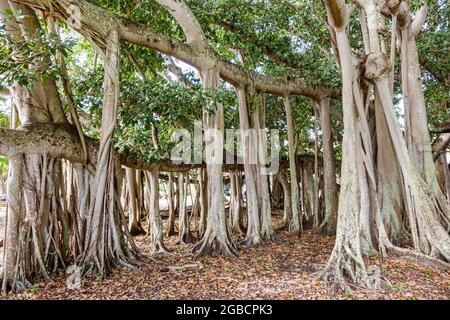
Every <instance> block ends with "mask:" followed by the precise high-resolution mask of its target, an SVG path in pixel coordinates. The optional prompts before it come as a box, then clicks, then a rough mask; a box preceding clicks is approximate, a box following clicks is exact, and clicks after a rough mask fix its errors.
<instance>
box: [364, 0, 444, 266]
mask: <svg viewBox="0 0 450 320" xmlns="http://www.w3.org/2000/svg"><path fill="white" fill-rule="evenodd" d="M403 5H405V4H404V3H403ZM365 10H366V14H367V22H368V30H369V35H370V41H371V52H372V53H371V55H369V57H368V58H367V61H366V74H365V75H366V77H367V78H368V79H370V80H371V81H373V82H374V83H375V87H376V92H377V94H378V95H379V97H380V102H381V105H382V107H383V111H384V114H385V118H386V123H387V127H388V129H389V133H390V136H391V140H392V142H393V145H394V150H395V152H396V156H397V159H398V161H399V164H400V170H401V173H402V176H403V182H404V188H405V190H406V195H405V199H406V208H407V212H408V217H409V222H410V230H411V235H412V240H413V244H414V248H415V250H416V251H418V252H421V253H423V254H426V255H435V254H437V253H439V254H440V255H442V257H443V258H444V259H445V260H447V261H449V259H450V236H449V235H448V233H447V232H446V230H445V228H444V227H443V226H442V224H441V222H440V220H439V217H447V218H448V217H449V214H450V207H449V204H448V202H447V201H446V200H445V199H444V197H443V195H442V192H441V191H440V190H439V187H438V186H437V181H436V178H435V177H436V176H435V169H434V170H433V171H431V172H429V171H428V170H432V169H431V168H430V167H429V166H427V164H426V163H427V162H428V158H431V144H428V145H427V144H426V140H427V139H426V137H422V138H421V139H422V141H421V142H420V143H419V147H420V148H421V150H422V151H423V152H425V151H426V150H427V149H428V148H429V150H430V152H429V156H427V155H426V154H424V155H425V156H426V158H425V159H424V160H425V163H423V167H420V166H419V167H417V159H414V154H413V157H411V155H410V153H409V150H408V148H407V141H405V138H404V137H403V135H402V132H401V129H400V124H399V123H398V120H397V119H396V115H395V112H394V106H393V103H392V99H391V94H390V88H389V82H388V77H387V76H386V73H387V72H386V71H387V70H388V66H387V65H386V61H385V60H384V58H383V57H382V55H381V53H380V51H381V50H380V44H379V43H380V42H379V36H378V31H377V19H376V18H377V11H376V6H375V3H374V1H373V0H367V3H366V7H365ZM399 25H400V26H401V25H402V22H401V21H400V24H399ZM410 63H411V62H410ZM403 67H404V66H403ZM412 72H414V71H412ZM416 76H417V75H416ZM419 79H420V75H419ZM419 81H420V80H419ZM415 89H416V90H420V89H421V88H417V87H415ZM409 93H410V92H409ZM418 94H420V93H418ZM418 109H420V108H419V107H418ZM416 112H418V113H420V111H419V110H416ZM425 119H426V118H425ZM416 120H418V124H417V127H418V128H417V129H418V130H419V127H420V126H423V121H424V119H423V117H421V116H418V117H417V118H416ZM425 121H426V120H425ZM406 137H408V134H407V135H406ZM423 139H425V140H423ZM431 161H432V159H431ZM433 166H434V164H433ZM422 168H427V169H425V170H426V172H427V173H428V172H429V173H430V174H431V175H432V180H424V179H423V177H422V176H421V173H422ZM433 176H434V178H433Z"/></svg>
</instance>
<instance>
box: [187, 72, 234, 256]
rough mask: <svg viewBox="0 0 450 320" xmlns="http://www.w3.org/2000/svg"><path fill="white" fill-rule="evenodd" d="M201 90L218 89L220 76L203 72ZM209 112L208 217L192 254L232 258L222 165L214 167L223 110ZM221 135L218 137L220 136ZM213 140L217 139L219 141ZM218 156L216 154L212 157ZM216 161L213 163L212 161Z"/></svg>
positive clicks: (219, 148)
mask: <svg viewBox="0 0 450 320" xmlns="http://www.w3.org/2000/svg"><path fill="white" fill-rule="evenodd" d="M202 75H203V86H204V88H205V89H208V88H217V87H218V85H219V73H218V72H217V70H215V69H213V68H211V69H208V68H207V69H205V70H202ZM209 108H210V109H212V110H213V113H211V111H209V110H207V109H206V108H205V110H204V112H203V118H204V120H203V123H204V127H205V129H206V130H208V129H215V130H217V131H216V132H217V133H218V134H217V135H213V136H212V137H211V136H208V137H207V139H210V140H206V141H205V144H206V148H205V149H206V150H205V153H206V159H207V169H206V170H207V188H208V200H207V203H208V217H207V226H206V230H205V234H204V236H203V239H202V240H201V241H200V242H199V243H198V244H197V245H196V246H195V248H194V251H196V252H197V256H202V255H205V254H223V255H230V256H235V255H237V250H236V247H235V245H234V243H233V242H232V239H231V237H230V231H229V229H228V225H227V221H226V216H225V205H224V193H223V171H222V165H221V164H216V162H215V161H217V160H218V159H220V161H222V159H223V155H222V152H223V133H224V119H223V106H222V104H221V103H220V102H211V103H210V106H209ZM220 135H221V136H220ZM216 139H219V140H218V141H217V140H216ZM217 152H218V153H219V154H215V153H217ZM214 159H215V161H213V160H214Z"/></svg>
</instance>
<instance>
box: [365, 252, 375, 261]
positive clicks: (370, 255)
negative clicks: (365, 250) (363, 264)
mask: <svg viewBox="0 0 450 320" xmlns="http://www.w3.org/2000/svg"><path fill="white" fill-rule="evenodd" d="M367 257H368V258H369V260H377V259H378V254H376V253H375V252H369V254H368V255H367Z"/></svg>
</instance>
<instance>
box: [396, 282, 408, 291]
mask: <svg viewBox="0 0 450 320" xmlns="http://www.w3.org/2000/svg"><path fill="white" fill-rule="evenodd" d="M392 289H394V290H395V291H404V290H406V289H407V286H406V283H403V282H397V283H395V284H393V285H392Z"/></svg>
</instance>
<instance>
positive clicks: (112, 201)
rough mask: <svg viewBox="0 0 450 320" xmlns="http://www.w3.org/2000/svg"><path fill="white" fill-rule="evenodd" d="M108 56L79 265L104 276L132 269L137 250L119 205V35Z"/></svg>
mask: <svg viewBox="0 0 450 320" xmlns="http://www.w3.org/2000/svg"><path fill="white" fill-rule="evenodd" d="M106 40H107V43H108V46H107V48H106V54H105V79H104V85H103V90H104V92H103V114H102V131H101V139H100V149H99V152H98V161H97V168H96V173H95V182H94V185H95V188H94V198H93V201H92V203H91V207H90V210H89V217H88V220H87V232H86V239H85V252H84V253H83V255H82V257H81V260H80V265H81V267H82V268H83V269H84V270H85V271H86V272H88V273H99V274H100V275H102V276H104V275H106V274H108V273H109V272H110V271H111V268H112V267H114V266H115V265H119V264H120V265H125V266H129V260H130V259H133V258H136V256H137V248H136V246H135V244H134V241H133V239H132V237H131V235H130V234H129V231H128V228H127V226H126V225H125V217H124V214H123V210H122V207H121V203H120V195H119V192H120V189H121V185H120V183H121V179H120V178H121V177H120V176H119V174H120V169H119V165H118V161H117V158H116V155H115V152H114V148H113V145H112V136H113V134H114V129H115V126H116V114H117V106H118V103H119V101H118V99H119V70H120V42H119V32H118V30H116V29H112V30H111V32H110V34H109V37H108V39H106Z"/></svg>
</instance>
